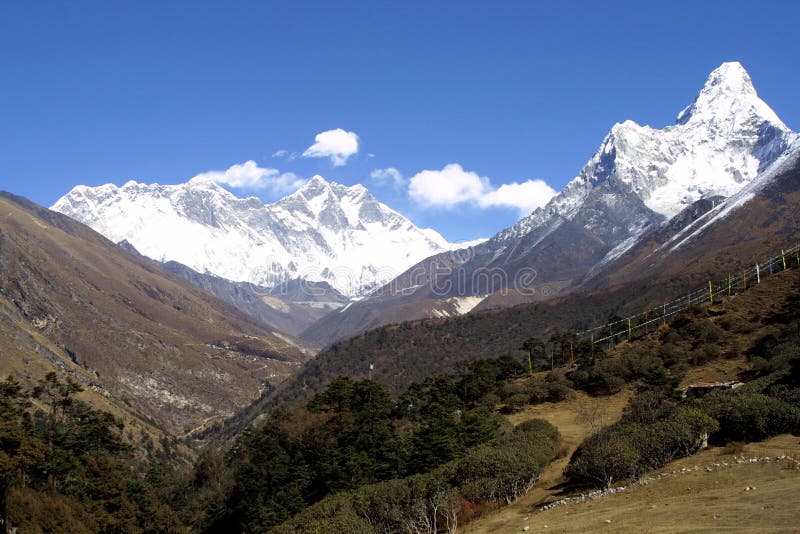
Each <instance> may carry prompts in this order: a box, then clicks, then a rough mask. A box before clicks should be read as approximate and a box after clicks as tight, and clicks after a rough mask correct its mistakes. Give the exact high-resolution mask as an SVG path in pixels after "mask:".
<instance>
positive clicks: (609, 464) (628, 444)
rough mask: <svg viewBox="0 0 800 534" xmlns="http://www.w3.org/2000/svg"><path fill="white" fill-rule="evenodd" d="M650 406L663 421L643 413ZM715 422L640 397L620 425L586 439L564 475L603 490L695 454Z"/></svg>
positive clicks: (661, 402)
mask: <svg viewBox="0 0 800 534" xmlns="http://www.w3.org/2000/svg"><path fill="white" fill-rule="evenodd" d="M647 405H655V410H656V411H657V412H658V411H660V412H661V413H662V414H664V415H662V416H663V417H664V418H663V419H660V420H653V418H652V417H650V416H647V415H646V414H643V413H642V412H644V411H646V408H645V406H647ZM717 428H718V425H717V423H716V421H714V420H713V419H711V418H710V417H709V416H708V415H706V414H705V413H703V412H702V411H700V410H697V409H693V408H685V407H678V408H673V407H670V406H669V403H668V402H666V401H659V400H658V399H657V398H655V397H654V396H652V395H651V396H640V397H639V399H638V401H637V402H636V403H634V406H632V407H630V408H629V409H628V410H626V417H625V419H623V420H622V421H621V422H619V423H617V424H615V425H612V426H610V427H607V428H605V429H603V430H601V431H600V432H598V433H597V434H594V435H592V436H590V437H589V438H587V439H586V440H585V441H584V442H583V443H581V445H580V446H579V447H578V449H577V450H576V451H575V453H574V454H573V455H572V458H571V459H570V463H569V465H568V466H567V469H566V471H565V474H566V475H567V477H568V478H569V479H570V480H571V481H572V482H575V483H578V484H589V485H593V486H595V487H598V488H608V487H609V486H610V485H611V484H612V483H613V482H614V481H618V480H624V479H629V478H634V477H636V476H639V475H641V474H643V473H645V472H647V471H650V470H653V469H658V468H659V467H662V466H663V465H665V464H666V463H667V462H669V461H671V460H673V459H674V458H678V457H682V456H687V455H689V454H693V453H694V452H696V451H697V450H699V449H700V448H701V447H702V446H703V445H704V443H705V439H706V438H707V437H708V435H709V433H711V432H714V431H715V430H716V429H717Z"/></svg>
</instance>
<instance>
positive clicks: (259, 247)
mask: <svg viewBox="0 0 800 534" xmlns="http://www.w3.org/2000/svg"><path fill="white" fill-rule="evenodd" d="M52 209H53V210H55V211H58V212H61V213H63V214H65V215H68V216H70V217H72V218H74V219H77V220H78V221H80V222H83V223H84V224H87V225H88V226H90V227H92V228H93V229H94V230H96V231H98V232H100V233H101V234H103V235H104V236H105V237H107V238H108V239H110V240H112V241H114V242H120V241H123V240H126V241H127V242H129V243H130V244H132V245H133V246H134V247H135V248H136V249H137V250H138V251H139V252H141V253H142V254H143V255H145V256H148V257H150V258H153V259H155V260H158V261H170V260H171V261H176V262H179V263H182V264H184V265H187V266H189V267H191V268H192V269H194V270H196V271H199V272H201V273H209V274H214V275H216V276H219V277H222V278H226V279H228V280H233V281H243V282H251V283H254V284H257V285H260V286H266V287H274V286H277V285H279V284H280V283H282V282H284V281H286V280H290V279H295V278H301V279H307V280H310V281H325V282H329V283H330V284H331V285H332V286H333V287H335V288H336V289H337V290H339V291H341V292H342V293H344V294H346V295H350V296H358V295H363V294H365V293H367V292H369V291H370V290H371V289H373V288H374V287H376V286H378V285H380V284H382V283H384V282H386V281H388V280H390V279H392V278H393V277H394V276H395V275H396V274H397V273H399V272H402V270H404V269H405V268H407V267H409V266H410V265H413V264H414V263H416V262H418V261H420V260H422V259H424V258H425V257H428V256H430V255H433V254H436V253H438V252H442V251H444V250H448V249H450V248H452V245H450V244H449V243H448V242H447V241H446V240H445V239H444V238H443V237H442V236H441V235H439V234H438V233H436V232H435V231H433V230H430V229H420V228H417V227H416V226H414V224H412V223H411V221H409V220H408V219H406V218H405V217H403V216H402V215H401V214H399V213H397V212H396V211H394V210H392V209H391V208H389V207H388V206H386V205H385V204H383V203H381V202H379V201H378V200H377V199H376V198H375V197H374V196H372V194H371V193H370V192H369V191H368V190H367V189H366V188H365V187H364V186H362V185H354V186H350V187H348V186H344V185H341V184H338V183H336V182H328V181H326V180H325V179H324V178H322V177H321V176H315V177H314V178H312V179H311V180H309V181H308V182H307V183H306V184H305V185H304V186H303V187H301V188H300V189H299V190H297V191H296V192H294V193H292V194H291V195H288V196H286V197H284V198H282V199H280V200H278V201H277V202H275V203H273V204H266V205H265V204H263V203H262V202H261V201H260V200H259V199H258V198H255V197H250V198H238V197H236V196H235V195H234V194H233V193H231V192H230V191H228V190H226V189H225V188H223V187H221V186H220V185H218V184H217V183H216V182H214V181H213V180H211V179H209V178H207V177H202V176H201V177H197V178H193V179H191V180H189V181H188V182H187V183H184V184H179V185H159V184H141V183H137V182H134V181H130V182H127V183H125V184H124V185H123V186H121V187H118V186H116V185H113V184H106V185H102V186H99V187H87V186H83V185H80V186H77V187H75V188H73V189H72V190H71V191H70V192H69V193H68V194H66V195H65V196H64V197H62V198H61V199H59V200H58V201H57V202H56V203H55V204H54V205H53V207H52Z"/></svg>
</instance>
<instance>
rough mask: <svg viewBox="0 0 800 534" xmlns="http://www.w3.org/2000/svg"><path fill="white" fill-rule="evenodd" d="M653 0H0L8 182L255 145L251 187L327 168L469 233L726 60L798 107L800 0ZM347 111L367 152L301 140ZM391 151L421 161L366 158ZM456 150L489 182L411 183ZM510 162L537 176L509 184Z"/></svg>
mask: <svg viewBox="0 0 800 534" xmlns="http://www.w3.org/2000/svg"><path fill="white" fill-rule="evenodd" d="M231 4H235V5H231ZM641 4H645V2H627V3H624V2H622V3H621V2H616V3H615V2H534V1H511V2H415V1H406V2H378V1H370V2H366V1H365V2H346V1H345V2H342V1H340V2H289V1H282V2H268V1H261V2H236V3H226V4H223V3H221V2H217V3H205V2H186V3H181V2H143V1H137V2H122V1H102V2H89V1H81V2H2V3H0V189H5V190H8V191H11V192H13V193H16V194H20V195H23V196H27V197H29V198H31V199H32V200H34V201H36V202H39V203H41V204H44V205H50V204H52V203H53V202H54V201H55V200H56V199H57V198H58V197H60V196H61V195H63V194H64V193H66V192H67V191H68V190H69V189H71V188H72V187H73V186H74V185H77V184H89V185H98V184H102V183H107V182H114V183H117V184H122V183H123V182H125V181H127V180H129V179H134V180H137V181H142V182H154V181H157V182H159V183H180V182H183V181H186V180H187V179H189V178H191V177H192V176H195V175H197V174H201V173H204V172H208V171H212V170H225V169H228V168H229V167H231V166H232V165H242V164H245V163H246V162H248V161H252V162H253V164H252V165H251V170H253V169H256V174H257V175H259V176H260V177H261V178H263V179H264V180H272V181H273V182H272V184H273V185H272V186H270V187H266V188H258V189H253V188H252V187H251V188H247V187H245V188H238V189H234V191H235V192H236V193H237V194H242V195H244V194H256V195H258V196H261V197H262V198H263V199H264V200H272V199H274V198H275V197H276V196H279V195H280V193H281V191H284V190H286V189H291V187H293V186H294V185H296V183H297V181H298V180H302V179H304V178H308V177H310V176H312V175H314V174H321V175H323V176H325V177H326V178H327V179H329V180H335V181H338V182H341V183H345V184H354V183H359V182H360V183H363V184H364V185H366V186H367V187H369V189H370V190H371V191H373V193H374V194H375V195H376V196H377V197H378V198H380V199H381V200H382V201H384V202H386V203H387V204H389V205H390V206H392V207H394V208H395V209H398V210H399V211H401V212H403V213H404V214H406V215H408V216H409V217H410V218H411V219H412V220H413V221H414V222H415V223H417V224H419V225H421V226H429V227H433V228H435V229H437V230H439V231H440V232H441V233H442V234H443V235H445V237H447V238H448V239H451V240H462V239H471V238H476V237H482V236H489V235H491V234H493V233H494V232H496V231H498V230H499V229H502V228H504V227H506V226H508V225H510V224H512V223H513V222H514V221H515V220H516V219H517V218H518V217H519V216H520V212H521V210H522V209H526V208H525V207H524V206H522V207H521V206H516V207H514V206H511V205H508V202H509V197H511V198H512V201H514V199H515V198H517V199H518V198H519V197H520V196H521V193H522V192H525V193H526V194H529V195H530V194H531V192H533V193H532V194H533V195H534V196H535V195H536V194H541V195H544V194H546V188H545V187H544V185H543V184H539V183H536V182H529V181H530V180H544V181H545V182H546V183H547V184H549V186H550V187H552V188H553V189H555V190H560V189H561V188H562V187H563V186H564V184H565V183H566V182H567V181H569V180H570V179H571V178H572V177H574V176H575V175H576V174H577V172H578V171H579V170H580V168H581V167H582V166H583V164H584V163H585V162H586V161H587V160H588V158H589V157H590V156H591V155H592V154H593V153H594V151H595V150H596V149H597V147H598V146H599V144H600V142H601V140H602V138H603V137H604V135H605V134H606V133H607V132H608V130H609V128H610V127H611V125H612V124H613V123H615V122H620V121H623V120H625V119H633V120H635V121H637V122H639V123H644V124H650V125H652V126H655V127H662V126H665V125H667V124H670V123H672V122H673V121H674V118H675V116H676V114H677V113H678V112H679V111H680V110H681V109H682V108H683V107H684V106H685V105H687V104H688V103H690V102H691V101H692V99H693V98H694V96H695V94H696V92H697V91H698V90H699V89H700V87H701V86H702V84H703V82H704V81H705V79H706V77H707V75H708V73H709V72H710V71H711V70H713V69H714V68H715V67H717V66H718V65H719V64H720V63H722V62H723V61H730V60H737V61H741V62H742V63H743V64H744V66H745V68H747V69H748V71H749V72H750V74H751V76H752V78H753V80H754V83H755V86H756V88H757V90H758V92H759V94H760V96H761V97H762V98H763V99H764V100H765V101H766V102H767V103H768V104H770V105H771V106H772V108H773V109H774V110H775V111H776V112H777V113H778V115H779V116H780V117H781V118H782V119H783V120H784V122H786V124H788V125H789V127H791V128H792V129H794V130H797V129H798V127H800V102H799V101H798V99H797V98H796V94H797V88H798V87H800V83H799V82H800V69H797V68H796V66H797V42H796V26H797V22H798V20H800V7H798V5H799V4H800V3H797V2H788V1H787V2H758V3H756V2H752V1H748V2H735V1H733V2H732V1H726V2H703V3H695V2H683V1H673V2H658V3H653V4H656V5H650V6H644V5H641ZM698 4H702V5H698ZM335 129H342V130H343V132H340V133H341V134H343V135H344V134H347V133H348V132H352V133H354V134H356V135H357V143H358V151H357V152H356V153H354V154H352V155H349V156H347V155H343V154H344V152H348V149H347V148H346V147H345V148H344V149H342V148H341V145H340V144H337V143H341V142H344V143H345V144H346V143H347V142H348V138H347V137H344V136H343V135H340V136H339V137H338V138H337V137H336V135H333V136H332V137H331V136H329V137H328V138H327V140H325V139H323V141H324V142H323V143H321V144H318V145H317V148H318V149H320V148H321V150H317V153H318V155H319V153H320V152H321V153H322V154H326V153H330V150H329V149H331V147H334V148H335V149H336V150H340V151H341V150H344V152H340V153H339V155H338V156H336V155H334V158H330V157H302V154H303V152H304V151H307V150H308V149H309V147H311V146H312V145H314V143H315V136H316V135H317V134H320V133H321V132H325V131H329V130H335ZM337 147H338V148H337ZM326 150H328V152H325V151H326ZM279 151H286V154H287V155H288V157H286V156H284V157H275V156H274V154H275V153H276V152H279ZM313 152H314V151H312V153H313ZM292 154H294V156H295V157H292ZM309 154H310V153H309ZM337 158H338V161H334V159H337ZM342 160H344V161H342ZM337 163H338V164H339V165H336V164H337ZM448 164H455V165H457V167H454V166H452V165H451V166H450V167H446V166H447V165H448ZM387 168H394V169H397V170H398V171H399V172H400V173H401V175H402V176H403V178H404V179H405V180H406V181H404V182H400V183H396V180H394V178H396V176H395V175H392V173H391V172H389V173H383V180H378V179H375V178H371V177H370V175H371V174H372V172H373V171H374V170H375V169H387ZM239 169H240V170H242V169H244V171H242V172H244V174H245V175H247V176H251V175H252V173H250V174H249V175H248V174H247V172H245V171H247V169H246V168H245V167H241V168H239ZM259 169H263V171H260V170H259ZM447 169H449V171H448V172H455V173H459V172H460V173H461V174H460V175H459V176H461V175H465V176H467V177H468V178H469V177H472V178H479V179H478V181H477V182H474V183H471V185H472V186H475V187H478V188H479V189H480V188H482V189H481V190H480V191H473V192H472V193H469V192H468V194H467V195H466V197H464V198H471V199H472V200H469V199H467V200H463V201H461V202H456V201H457V200H458V199H457V198H450V199H445V200H447V201H446V202H438V203H434V204H432V203H430V202H427V203H426V202H424V201H422V200H421V196H420V195H422V194H424V193H425V191H424V190H417V191H416V193H417V195H416V196H415V195H414V194H413V193H414V191H409V187H408V182H407V180H408V178H410V177H413V176H415V175H418V174H419V173H422V172H423V171H442V170H447ZM259 173H260V174H259ZM469 173H474V175H470V174H469ZM275 180H279V182H275ZM515 182H516V183H520V184H521V183H530V184H533V185H532V187H531V188H530V189H525V190H524V191H522V190H514V189H508V188H506V189H503V188H502V186H503V184H511V183H515ZM475 184H477V185H475ZM466 185H467V186H469V185H470V184H466ZM465 187H466V186H465ZM473 193H474V194H473ZM517 193H520V194H517ZM470 195H472V196H470ZM479 197H480V198H481V199H482V200H480V201H478V200H475V199H476V198H479Z"/></svg>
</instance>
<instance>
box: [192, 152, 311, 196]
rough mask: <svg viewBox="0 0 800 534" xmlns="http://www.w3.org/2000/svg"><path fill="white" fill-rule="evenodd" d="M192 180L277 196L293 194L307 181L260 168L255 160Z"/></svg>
mask: <svg viewBox="0 0 800 534" xmlns="http://www.w3.org/2000/svg"><path fill="white" fill-rule="evenodd" d="M192 180H211V181H212V182H216V183H218V184H224V185H228V186H230V187H239V188H244V189H266V190H268V191H270V192H271V193H273V194H276V195H279V194H285V193H291V192H293V191H295V190H296V189H297V188H298V187H300V186H302V185H303V184H304V183H305V180H303V179H302V178H300V177H298V176H297V175H295V174H294V173H291V172H285V173H281V172H280V171H279V170H278V169H270V168H268V167H259V166H258V164H257V163H256V162H255V161H253V160H247V161H245V162H244V163H237V164H236V165H231V166H230V167H228V168H227V169H226V170H224V171H208V172H204V173H201V174H198V175H197V176H195V177H194V178H192Z"/></svg>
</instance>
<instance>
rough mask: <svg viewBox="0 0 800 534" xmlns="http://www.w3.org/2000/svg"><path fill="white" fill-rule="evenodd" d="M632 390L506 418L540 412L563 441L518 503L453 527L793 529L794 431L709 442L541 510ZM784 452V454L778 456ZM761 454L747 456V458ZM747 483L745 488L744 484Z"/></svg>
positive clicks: (798, 450)
mask: <svg viewBox="0 0 800 534" xmlns="http://www.w3.org/2000/svg"><path fill="white" fill-rule="evenodd" d="M629 398H630V393H629V392H624V393H621V394H619V395H616V396H614V397H608V398H597V399H593V398H589V397H586V396H583V395H579V396H578V397H577V398H576V399H574V400H572V401H570V402H568V403H561V404H558V405H553V404H543V405H540V406H534V407H530V408H528V409H526V410H524V411H522V412H520V413H518V414H515V415H514V416H512V417H511V418H510V419H511V420H512V422H513V423H515V424H518V423H520V422H522V421H524V420H527V419H532V418H540V419H546V420H547V421H550V422H551V423H552V424H554V425H555V426H556V427H558V428H559V430H560V431H561V434H562V436H563V437H564V440H565V442H566V443H567V446H568V449H567V452H566V454H565V455H564V456H562V457H561V458H558V459H557V460H556V461H555V462H553V463H552V464H551V465H550V466H548V467H547V469H545V470H544V471H543V472H542V478H541V481H540V483H539V484H538V485H537V486H536V487H535V488H534V489H533V490H532V491H531V492H530V493H529V494H528V495H526V496H524V497H522V498H521V499H519V500H518V501H517V502H516V503H514V504H511V505H509V506H507V507H504V508H501V509H499V510H497V511H495V512H490V513H487V515H485V516H484V517H480V518H478V519H476V520H474V521H472V522H471V523H469V524H467V525H465V526H464V527H463V528H461V529H459V532H463V533H464V534H467V533H468V534H478V533H513V532H523V528H524V527H526V526H527V527H528V530H527V532H559V533H560V532H597V531H603V532H748V533H750V532H796V533H800V507H798V506H797V504H796V502H795V499H794V498H793V497H792V496H793V495H797V494H798V492H800V438H798V437H796V436H790V435H782V436H777V437H774V438H772V439H769V440H767V441H764V442H761V443H749V444H746V445H744V446H743V448H741V449H740V450H736V451H734V450H732V449H731V448H718V447H717V448H711V449H708V450H705V451H702V452H700V453H698V454H696V455H694V456H690V457H687V458H682V459H680V460H677V461H675V462H672V463H670V464H668V465H667V466H665V467H664V468H663V469H660V470H657V471H655V472H653V473H652V474H651V479H652V480H651V481H650V482H649V483H648V484H644V485H634V486H631V487H630V488H628V489H626V490H625V491H622V492H619V493H615V494H613V495H608V496H604V497H600V498H597V499H594V500H588V501H585V502H580V503H572V504H566V505H563V506H557V507H554V508H551V509H549V510H545V511H541V512H539V511H537V509H538V507H539V506H540V505H542V504H545V503H547V502H552V501H555V500H558V499H560V498H563V497H565V496H566V495H562V494H560V493H559V487H558V486H559V484H560V483H561V482H563V477H562V471H563V469H564V467H565V466H566V465H567V462H568V461H569V456H570V455H571V454H572V452H573V451H574V450H575V447H576V446H577V444H578V443H580V442H581V441H582V440H583V439H584V438H585V437H586V436H587V435H589V434H590V433H591V432H592V428H593V427H596V426H597V425H603V424H610V423H612V422H614V421H616V420H617V419H618V418H619V417H620V415H621V413H622V409H623V408H624V406H625V404H626V403H627V400H628V399H629ZM783 457H788V458H787V459H785V460H783V459H782V460H778V459H777V458H783ZM756 458H758V459H761V460H766V461H753V460H752V459H756ZM748 488H749V489H748Z"/></svg>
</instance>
